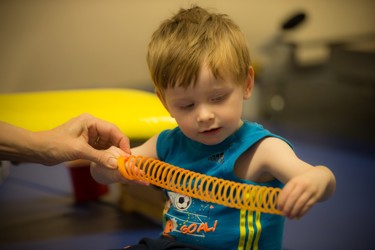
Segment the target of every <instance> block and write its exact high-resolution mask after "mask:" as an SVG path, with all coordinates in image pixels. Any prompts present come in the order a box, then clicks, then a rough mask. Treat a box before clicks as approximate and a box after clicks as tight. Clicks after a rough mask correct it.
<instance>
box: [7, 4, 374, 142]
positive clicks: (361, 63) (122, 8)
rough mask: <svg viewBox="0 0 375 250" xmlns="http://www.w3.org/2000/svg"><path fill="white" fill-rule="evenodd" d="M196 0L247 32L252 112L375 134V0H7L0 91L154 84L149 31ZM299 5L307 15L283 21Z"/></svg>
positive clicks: (296, 124) (297, 124)
mask: <svg viewBox="0 0 375 250" xmlns="http://www.w3.org/2000/svg"><path fill="white" fill-rule="evenodd" d="M194 3H198V4H200V5H201V6H203V7H207V8H211V9H213V10H217V11H219V12H225V13H227V14H228V15H229V16H230V17H231V18H233V19H234V20H235V21H236V22H237V23H238V24H239V26H240V27H241V29H242V30H243V31H244V33H245V34H246V36H247V38H248V41H249V46H250V51H251V56H252V61H253V65H254V67H255V69H256V81H257V84H256V91H255V92H256V93H254V96H253V100H252V104H251V105H249V106H248V107H247V110H246V115H247V116H248V117H250V118H254V119H258V120H259V119H262V120H264V119H266V120H272V122H273V123H276V122H278V123H281V124H283V125H287V126H289V127H293V128H305V127H306V128H308V129H311V130H312V131H318V132H327V133H329V134H330V135H335V136H341V135H345V136H348V137H350V138H354V139H361V140H366V141H368V139H369V140H370V141H371V140H373V139H375V133H374V132H372V129H371V128H373V127H374V125H375V124H374V119H372V117H373V115H374V107H375V105H374V102H375V101H374V100H375V72H374V69H375V58H374V57H375V42H374V41H375V25H374V23H375V16H374V14H373V13H374V9H375V1H372V0H358V1H350V0H330V1H323V0H314V1H313V0H305V1H296V0H282V1H276V0H267V1H261V2H259V1H244V0H234V1H214V0H211V1H210V0H208V1H176V0H160V1H146V0H141V1H139V0H137V1H135V0H128V1H121V0H117V1H116V0H110V1H102V0H57V1H46V0H31V1H25V0H3V1H1V2H0V37H1V39H0V55H1V56H0V93H10V92H22V91H40V90H61V89H81V88H103V87H104V88H112V87H120V88H137V89H145V90H151V91H152V84H151V82H150V78H149V74H148V70H147V65H146V60H145V56H146V51H147V44H148V42H149V39H150V36H151V34H152V32H153V31H154V30H155V29H156V28H157V26H158V25H159V24H160V22H161V21H162V20H163V19H165V18H167V17H170V16H171V15H172V14H173V13H176V11H177V10H178V8H180V7H189V6H190V5H191V4H194ZM298 14H303V15H304V18H303V20H299V21H300V22H299V23H298V20H297V22H295V23H298V24H296V25H295V26H294V27H291V28H289V29H284V30H283V29H282V25H283V24H285V23H286V22H287V21H288V20H290V18H292V17H293V16H296V15H298ZM294 21H296V20H294Z"/></svg>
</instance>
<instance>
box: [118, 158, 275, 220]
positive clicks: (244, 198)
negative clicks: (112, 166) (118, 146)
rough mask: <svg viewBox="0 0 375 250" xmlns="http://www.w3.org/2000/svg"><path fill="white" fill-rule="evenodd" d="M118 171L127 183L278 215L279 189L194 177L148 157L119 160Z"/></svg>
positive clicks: (193, 174)
mask: <svg viewBox="0 0 375 250" xmlns="http://www.w3.org/2000/svg"><path fill="white" fill-rule="evenodd" d="M118 165H119V171H120V173H121V175H122V176H124V177H125V178H127V179H129V180H142V181H146V182H148V183H150V184H153V185H156V186H158V187H161V188H164V189H167V190H170V191H173V192H176V193H179V194H182V195H186V196H189V197H192V198H197V199H200V200H203V201H206V202H213V203H217V204H221V205H224V206H227V207H232V208H237V209H247V210H252V211H259V212H264V213H271V214H279V215H282V212H281V211H280V210H278V209H277V208H276V206H277V198H278V195H279V193H280V191H281V189H280V188H272V187H264V186H257V185H249V184H244V183H238V182H233V181H228V180H224V179H220V178H217V177H212V176H207V175H204V174H200V173H196V172H193V171H190V170H186V169H183V168H180V167H176V166H173V165H171V164H168V163H165V162H163V161H159V160H156V159H153V158H149V157H143V156H129V157H127V158H125V157H120V158H119V159H118Z"/></svg>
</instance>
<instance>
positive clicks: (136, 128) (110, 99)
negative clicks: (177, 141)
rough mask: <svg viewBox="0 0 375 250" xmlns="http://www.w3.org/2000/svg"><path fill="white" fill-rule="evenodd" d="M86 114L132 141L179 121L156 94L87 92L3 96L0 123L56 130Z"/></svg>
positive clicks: (132, 91)
mask: <svg viewBox="0 0 375 250" xmlns="http://www.w3.org/2000/svg"><path fill="white" fill-rule="evenodd" d="M82 113H89V114H92V115H94V116H96V117H98V118H101V119H103V120H107V121H109V122H112V123H114V124H116V125H117V126H118V127H119V128H120V129H121V130H122V131H123V132H124V133H125V134H126V135H127V136H128V137H129V138H130V139H147V138H149V137H151V136H152V135H154V134H156V133H158V132H160V131H162V130H164V129H168V128H174V127H175V126H176V122H175V120H174V119H173V118H171V117H170V115H169V114H168V112H167V111H166V110H165V108H164V107H163V105H162V104H161V103H160V101H159V100H158V98H157V96H156V95H155V94H153V93H150V92H146V91H141V90H134V89H84V90H61V91H43V92H25V93H11V94H0V120H2V121H5V122H8V123H10V124H13V125H16V126H19V127H23V128H26V129H29V130H32V131H41V130H47V129H51V128H54V127H56V126H58V125H60V124H62V123H64V122H66V121H67V120H69V119H71V118H73V117H75V116H78V115H80V114H82Z"/></svg>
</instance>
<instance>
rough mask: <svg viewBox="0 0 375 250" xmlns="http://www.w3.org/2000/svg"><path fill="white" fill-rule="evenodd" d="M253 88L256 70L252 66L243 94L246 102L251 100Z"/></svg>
mask: <svg viewBox="0 0 375 250" xmlns="http://www.w3.org/2000/svg"><path fill="white" fill-rule="evenodd" d="M253 87H254V69H253V67H251V66H250V67H249V70H248V72H247V77H246V83H245V89H244V94H243V98H244V99H245V100H247V99H249V98H250V96H251V92H252V90H253Z"/></svg>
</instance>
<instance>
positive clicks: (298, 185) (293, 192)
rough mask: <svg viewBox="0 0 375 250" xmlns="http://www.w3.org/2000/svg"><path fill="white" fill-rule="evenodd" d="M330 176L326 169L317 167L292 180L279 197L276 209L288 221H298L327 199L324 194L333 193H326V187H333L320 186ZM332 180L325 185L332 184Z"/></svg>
mask: <svg viewBox="0 0 375 250" xmlns="http://www.w3.org/2000/svg"><path fill="white" fill-rule="evenodd" d="M331 175H332V173H331V172H330V171H327V168H325V167H323V166H317V167H315V168H313V169H311V170H309V171H308V172H306V173H304V174H302V175H299V176H296V177H294V178H292V179H291V180H290V181H289V182H288V183H287V184H286V185H285V187H284V188H283V190H282V192H281V193H280V195H279V201H278V208H279V209H280V210H281V211H282V212H283V213H284V215H285V216H287V217H288V218H289V219H295V218H297V219H299V218H300V217H302V216H303V215H305V214H306V213H307V212H308V211H309V210H310V208H311V207H312V206H313V205H314V204H315V203H317V202H318V201H322V200H324V199H326V198H328V197H325V196H324V193H333V190H332V191H330V192H327V191H326V188H327V187H328V188H329V187H330V186H333V185H330V184H328V185H327V187H326V186H325V185H322V183H326V182H324V181H322V179H325V178H328V177H330V176H331ZM332 180H334V178H332ZM332 180H328V181H327V183H330V182H332Z"/></svg>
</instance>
